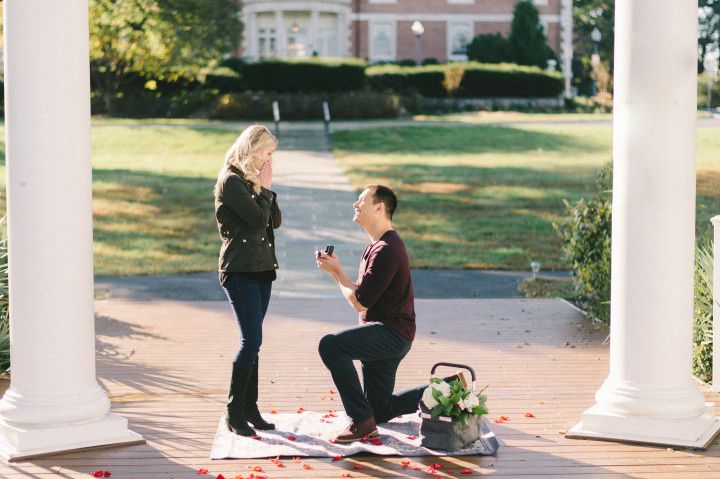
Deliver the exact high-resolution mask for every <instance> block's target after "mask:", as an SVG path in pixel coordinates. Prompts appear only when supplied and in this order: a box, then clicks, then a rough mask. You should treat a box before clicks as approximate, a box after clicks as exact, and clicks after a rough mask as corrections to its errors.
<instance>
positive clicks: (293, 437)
mask: <svg viewBox="0 0 720 479" xmlns="http://www.w3.org/2000/svg"><path fill="white" fill-rule="evenodd" d="M287 438H288V440H289V441H295V440H296V439H297V437H295V436H288V437H287Z"/></svg>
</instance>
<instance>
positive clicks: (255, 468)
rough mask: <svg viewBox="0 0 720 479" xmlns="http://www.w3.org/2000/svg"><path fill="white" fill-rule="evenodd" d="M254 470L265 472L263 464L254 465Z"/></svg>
mask: <svg viewBox="0 0 720 479" xmlns="http://www.w3.org/2000/svg"><path fill="white" fill-rule="evenodd" d="M253 471H255V472H263V468H262V466H255V467H253Z"/></svg>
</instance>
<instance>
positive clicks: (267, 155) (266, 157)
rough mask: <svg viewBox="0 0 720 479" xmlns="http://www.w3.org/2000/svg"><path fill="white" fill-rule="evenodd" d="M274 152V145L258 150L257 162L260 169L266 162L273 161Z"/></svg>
mask: <svg viewBox="0 0 720 479" xmlns="http://www.w3.org/2000/svg"><path fill="white" fill-rule="evenodd" d="M273 153H275V147H274V146H271V147H268V148H265V149H262V150H260V151H259V152H258V154H257V156H256V157H255V158H256V160H255V164H256V166H257V167H258V169H261V168H262V167H263V165H265V163H267V162H268V161H272V155H273Z"/></svg>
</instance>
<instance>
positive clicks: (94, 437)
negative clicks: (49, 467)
mask: <svg viewBox="0 0 720 479" xmlns="http://www.w3.org/2000/svg"><path fill="white" fill-rule="evenodd" d="M143 443H145V440H144V439H143V438H142V436H140V435H139V434H137V433H135V432H132V431H130V430H129V429H128V428H127V419H125V418H124V417H122V416H119V415H117V414H113V413H108V414H107V416H106V417H105V418H104V419H102V420H100V421H95V422H91V423H86V424H71V425H65V426H57V427H38V428H32V427H26V426H23V427H18V426H13V425H11V424H8V423H6V422H4V421H0V459H3V460H4V461H6V462H15V461H21V460H25V459H29V458H31V457H37V456H44V455H48V454H55V453H60V452H67V451H72V450H76V449H86V448H91V447H107V446H111V445H114V446H119V445H130V444H143Z"/></svg>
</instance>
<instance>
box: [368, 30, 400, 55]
mask: <svg viewBox="0 0 720 479" xmlns="http://www.w3.org/2000/svg"><path fill="white" fill-rule="evenodd" d="M380 30H384V31H385V33H387V35H388V37H389V38H390V54H389V55H388V56H379V55H378V54H377V53H376V52H375V47H374V45H375V35H376V34H377V33H378V31H380ZM396 59H397V23H396V22H394V21H371V22H369V24H368V60H369V61H370V62H371V63H373V62H381V61H385V62H392V61H395V60H396Z"/></svg>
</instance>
